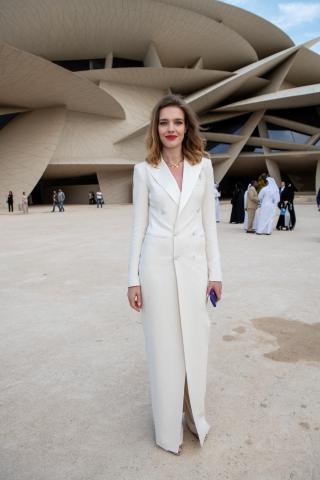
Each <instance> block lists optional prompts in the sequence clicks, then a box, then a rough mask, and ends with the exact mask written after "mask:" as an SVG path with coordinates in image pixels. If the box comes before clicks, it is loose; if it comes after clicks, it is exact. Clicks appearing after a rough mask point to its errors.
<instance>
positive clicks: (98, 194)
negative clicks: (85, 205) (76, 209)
mask: <svg viewBox="0 0 320 480" xmlns="http://www.w3.org/2000/svg"><path fill="white" fill-rule="evenodd" d="M96 203H97V208H99V206H100V207H101V208H102V204H103V195H102V192H101V191H100V190H98V191H97V192H96Z"/></svg>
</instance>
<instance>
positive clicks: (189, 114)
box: [146, 95, 205, 167]
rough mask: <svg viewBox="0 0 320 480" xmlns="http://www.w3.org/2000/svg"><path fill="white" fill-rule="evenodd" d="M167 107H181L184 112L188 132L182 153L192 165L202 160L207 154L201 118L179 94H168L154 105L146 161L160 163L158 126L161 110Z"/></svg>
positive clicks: (160, 144) (160, 146)
mask: <svg viewBox="0 0 320 480" xmlns="http://www.w3.org/2000/svg"><path fill="white" fill-rule="evenodd" d="M165 107H179V108H181V110H182V111H183V113H184V121H185V125H186V133H185V136H184V139H183V142H182V154H183V156H184V158H186V159H187V160H188V162H189V163H191V165H195V164H196V163H200V162H201V158H202V157H203V156H204V155H205V151H204V140H203V139H202V137H201V135H200V126H199V120H198V117H197V116H196V114H195V113H194V112H193V110H192V109H191V107H189V105H188V104H187V103H186V102H185V101H184V100H183V99H182V97H180V96H179V95H166V96H165V97H163V98H162V99H161V100H159V102H158V103H157V104H156V106H155V107H154V109H153V111H152V114H151V123H150V126H149V130H148V133H147V136H146V146H147V158H146V161H147V162H148V163H150V164H151V165H153V166H154V167H157V166H158V165H159V163H160V158H161V150H162V143H161V140H160V137H159V132H158V126H159V117H160V110H162V109H163V108H165Z"/></svg>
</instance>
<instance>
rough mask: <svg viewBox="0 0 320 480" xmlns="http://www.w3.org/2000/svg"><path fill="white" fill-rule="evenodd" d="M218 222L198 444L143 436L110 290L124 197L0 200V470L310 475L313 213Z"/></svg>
mask: <svg viewBox="0 0 320 480" xmlns="http://www.w3.org/2000/svg"><path fill="white" fill-rule="evenodd" d="M229 213H230V209H229V205H224V206H223V221H222V223H220V225H219V231H220V243H221V250H222V259H223V270H224V299H223V302H221V304H220V305H219V307H218V308H217V309H216V310H213V309H211V310H210V315H211V319H212V327H211V344H210V347H211V348H210V358H209V368H208V392H207V411H208V419H209V422H210V423H211V425H212V431H211V434H210V436H209V438H208V440H207V441H206V443H205V445H204V448H202V449H201V448H200V447H199V445H198V443H197V442H196V441H195V440H194V439H193V437H191V435H190V434H189V433H186V434H185V442H184V448H183V454H182V456H181V457H176V456H174V455H171V454H169V453H166V452H163V451H162V450H161V449H159V448H156V447H155V446H154V442H153V431H152V421H151V413H150V401H149V390H148V384H147V371H146V364H145V354H144V339H143V335H142V327H141V323H140V320H139V315H138V314H135V313H134V312H131V311H129V307H128V306H127V303H126V265H127V254H128V244H129V233H130V223H131V207H130V206H114V207H104V208H103V209H102V210H97V209H96V208H95V207H89V206H78V207H68V206H67V207H66V212H65V213H64V214H63V213H55V214H53V213H49V209H48V208H46V207H40V208H34V209H32V210H31V213H30V214H29V215H28V216H23V215H22V214H14V215H11V216H9V215H7V214H6V215H3V214H2V215H0V225H1V236H0V256H1V258H0V269H1V277H0V282H1V284H0V286H1V321H0V362H1V371H0V374H1V384H0V387H1V390H0V409H1V419H0V424H1V428H0V449H1V453H0V455H1V458H0V465H1V466H0V478H1V480H109V479H112V480H113V479H124V480H127V479H128V480H129V479H130V480H147V479H148V480H150V479H151V480H153V479H154V480H158V479H159V480H160V479H161V480H162V479H172V480H173V479H174V480H176V479H178V480H179V479H184V480H195V479H197V480H198V479H199V480H201V479H210V480H211V479H212V480H226V479H229V480H318V479H319V478H320V364H319V361H320V324H319V323H317V322H319V321H320V320H319V311H320V300H319V271H320V260H319V247H320V223H319V222H320V213H318V212H317V210H316V208H315V207H314V206H311V205H300V206H298V207H297V217H298V224H297V228H296V230H295V231H294V232H275V233H274V234H273V235H272V236H270V237H265V236H262V237H258V236H255V235H247V234H245V233H244V232H243V231H242V228H241V227H240V226H237V225H229V224H228V223H227V220H228V215H229Z"/></svg>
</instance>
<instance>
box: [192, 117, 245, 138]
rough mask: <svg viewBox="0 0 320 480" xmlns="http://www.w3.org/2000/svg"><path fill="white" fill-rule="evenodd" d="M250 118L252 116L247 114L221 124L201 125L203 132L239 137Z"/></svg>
mask: <svg viewBox="0 0 320 480" xmlns="http://www.w3.org/2000/svg"><path fill="white" fill-rule="evenodd" d="M249 117H250V114H246V115H240V116H239V117H235V118H228V119H227V120H223V121H221V122H209V123H204V124H203V125H201V128H203V130H204V131H206V132H213V133H231V134H233V135H237V134H238V133H240V132H241V129H242V127H243V126H244V124H245V123H246V121H247V120H248V118H249Z"/></svg>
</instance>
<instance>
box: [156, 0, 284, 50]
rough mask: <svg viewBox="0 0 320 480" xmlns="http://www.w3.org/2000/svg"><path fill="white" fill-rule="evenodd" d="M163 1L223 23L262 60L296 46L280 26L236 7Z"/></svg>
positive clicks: (208, 2)
mask: <svg viewBox="0 0 320 480" xmlns="http://www.w3.org/2000/svg"><path fill="white" fill-rule="evenodd" d="M159 1H161V2H163V3H166V4H170V5H176V6H179V7H182V8H187V9H189V10H192V11H194V12H198V13H201V14H202V15H205V16H206V17H210V18H212V19H214V20H216V21H217V22H223V23H224V24H225V25H227V26H228V27H229V28H231V29H232V30H234V31H235V32H238V33H239V35H241V37H243V38H245V39H246V40H247V41H248V42H249V43H250V45H252V46H253V48H254V49H255V51H256V52H257V54H258V56H259V58H263V57H267V56H269V55H271V54H272V53H275V52H279V51H280V50H284V49H286V48H289V47H292V46H293V42H292V40H291V38H290V37H289V36H288V35H287V34H286V33H285V32H283V31H282V30H280V28H278V27H276V25H274V24H272V23H270V22H268V21H267V20H265V19H263V18H261V17H259V16H257V15H255V14H253V13H251V12H248V11H246V10H243V9H241V8H237V7H236V6H233V5H230V4H227V3H224V2H219V1H213V0H159ZM239 3H240V2H239ZM243 3H244V2H243Z"/></svg>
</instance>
